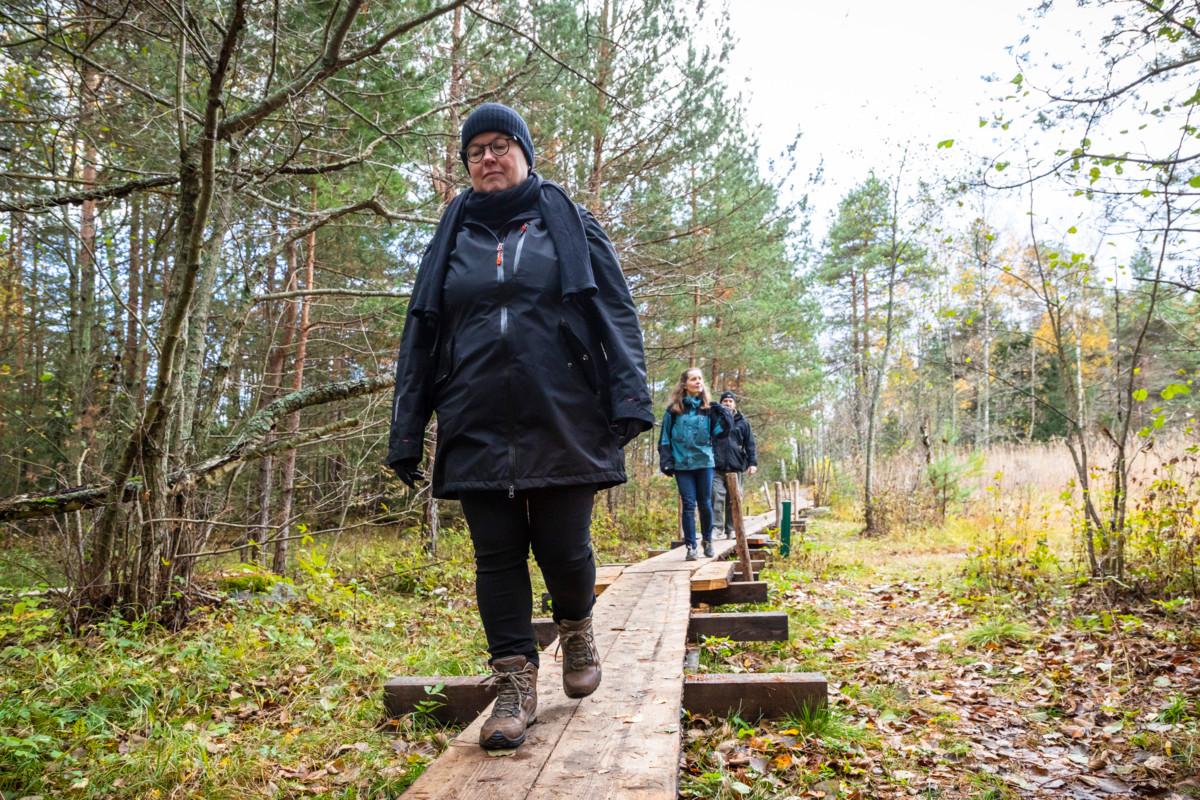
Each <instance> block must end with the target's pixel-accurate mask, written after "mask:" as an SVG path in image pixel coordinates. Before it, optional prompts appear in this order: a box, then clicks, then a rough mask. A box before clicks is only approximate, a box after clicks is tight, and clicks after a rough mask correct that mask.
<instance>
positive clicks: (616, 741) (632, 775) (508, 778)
mask: <svg viewBox="0 0 1200 800" xmlns="http://www.w3.org/2000/svg"><path fill="white" fill-rule="evenodd" d="M771 519H772V518H771V517H770V516H768V515H763V516H761V517H756V518H751V519H747V520H746V529H747V533H748V534H749V533H751V532H757V531H759V530H761V529H762V528H764V527H765V526H766V525H767V524H768V522H769V521H770V520H771ZM714 544H715V549H716V556H715V558H714V559H706V558H701V559H700V560H698V561H685V560H684V550H683V548H676V549H674V550H671V551H668V552H666V553H663V554H662V555H658V556H655V557H653V558H649V559H647V560H646V561H642V562H640V563H638V564H632V565H628V566H625V567H623V568H621V569H620V570H619V572H618V573H617V574H614V572H615V569H614V568H608V569H606V570H603V572H604V573H605V574H604V581H605V586H606V588H605V589H604V590H603V593H602V594H600V596H599V598H598V599H597V601H596V607H595V610H594V612H593V613H594V620H595V623H594V624H595V631H596V644H597V647H598V649H599V651H600V656H601V663H602V666H603V670H604V678H603V681H602V682H601V684H600V688H599V689H598V690H597V691H596V692H595V694H593V695H591V696H590V697H586V698H583V699H582V700H572V699H569V698H568V697H566V695H564V694H563V691H562V672H561V667H562V664H561V661H560V660H558V659H556V657H555V652H554V651H555V644H553V643H552V644H551V645H549V646H548V647H546V648H545V649H544V650H543V651H542V658H541V670H540V673H539V676H538V722H537V723H536V724H535V725H533V726H531V727H530V728H529V730H528V733H527V735H526V740H525V743H524V744H523V745H522V746H521V747H520V748H518V749H517V750H515V751H500V754H497V753H495V752H493V753H488V752H487V751H485V750H483V749H481V748H480V747H479V743H478V742H479V728H480V726H481V725H482V724H483V720H484V719H485V718H486V716H487V714H488V713H489V712H488V710H485V711H484V713H483V714H481V715H480V716H479V717H478V718H476V719H475V721H474V722H473V723H472V724H471V725H469V726H468V727H467V728H466V729H465V730H464V731H463V732H462V733H461V734H460V735H459V736H458V737H456V738H455V739H454V740H453V741H452V742H451V744H450V746H449V747H448V748H447V749H446V751H445V752H444V753H443V754H442V755H441V756H440V757H439V758H438V759H437V760H436V761H434V762H433V764H431V765H430V766H429V768H428V769H427V770H426V771H425V773H424V774H423V775H422V776H421V777H420V778H419V779H417V781H416V782H415V783H414V784H413V785H412V786H411V787H410V788H409V789H408V791H407V792H406V793H405V794H404V797H405V798H412V799H414V800H433V799H434V798H437V800H468V799H470V800H495V798H496V797H504V798H539V799H540V800H551V798H554V799H555V800H557V798H572V799H573V800H600V798H638V799H646V800H649V798H654V800H669V799H671V798H675V797H676V794H677V788H676V787H677V783H678V776H679V756H680V735H679V715H680V708H681V704H682V702H683V688H684V674H683V664H684V651H685V648H686V645H687V637H688V622H689V614H690V609H691V596H692V590H693V586H694V585H695V582H696V581H697V579H698V576H700V574H701V573H702V572H705V571H708V572H711V573H712V574H711V575H707V576H706V577H700V578H699V579H700V580H701V581H702V582H703V588H705V589H714V588H716V589H719V588H723V586H718V585H717V584H719V583H721V582H722V581H728V579H729V576H730V572H731V570H732V569H733V568H734V567H735V566H736V565H735V563H734V562H728V561H718V560H717V559H720V558H721V557H722V556H724V555H725V554H726V553H727V552H729V551H730V550H732V549H733V548H734V547H735V544H736V542H735V540H733V539H718V540H717V541H716V542H715V543H714ZM597 583H598V584H599V583H600V579H599V578H598V580H597ZM597 590H598V591H599V590H600V586H599V585H598V586H597ZM488 709H489V710H490V706H489V707H488Z"/></svg>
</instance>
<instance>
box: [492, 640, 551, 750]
mask: <svg viewBox="0 0 1200 800" xmlns="http://www.w3.org/2000/svg"><path fill="white" fill-rule="evenodd" d="M492 670H493V672H492V675H491V676H490V677H489V678H488V679H487V683H488V684H489V685H491V686H495V687H496V702H495V704H494V705H493V706H492V715H491V716H490V717H488V718H487V720H486V721H485V722H484V723H483V728H481V729H480V731H479V746H480V747H482V748H483V749H484V750H503V749H506V748H513V747H518V746H520V744H521V743H522V742H524V741H525V729H526V728H527V727H529V726H530V725H532V724H533V723H535V722H537V674H538V671H537V667H535V666H534V665H533V664H531V663H529V660H528V659H526V658H525V656H508V657H507V658H497V659H495V660H494V661H492Z"/></svg>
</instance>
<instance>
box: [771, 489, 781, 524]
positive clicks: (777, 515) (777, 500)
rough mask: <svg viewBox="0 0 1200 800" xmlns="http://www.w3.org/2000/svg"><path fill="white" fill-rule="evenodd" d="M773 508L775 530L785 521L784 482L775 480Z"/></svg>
mask: <svg viewBox="0 0 1200 800" xmlns="http://www.w3.org/2000/svg"><path fill="white" fill-rule="evenodd" d="M771 510H772V511H774V512H775V530H779V526H780V524H781V523H782V522H783V484H782V483H780V482H779V481H775V505H773V506H771Z"/></svg>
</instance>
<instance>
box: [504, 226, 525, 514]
mask: <svg viewBox="0 0 1200 800" xmlns="http://www.w3.org/2000/svg"><path fill="white" fill-rule="evenodd" d="M528 229H529V224H528V223H525V224H522V225H521V234H520V237H519V238H518V239H517V252H516V254H515V255H514V256H513V263H512V277H515V276H516V274H517V267H518V265H520V263H521V249H522V248H523V247H524V245H525V231H526V230H528ZM496 285H497V287H502V286H503V285H504V238H503V237H501V238H499V239H498V241H497V242H496ZM507 333H508V305H507V304H504V303H502V304H501V306H500V341H501V343H502V346H503V347H505V348H507V347H508V342H507V340H506V335H507ZM504 382H505V388H506V389H507V391H508V400H509V402H508V474H509V476H510V477H509V484H508V499H509V500H512V499H513V498H514V497H515V496H516V492H517V487H516V484H515V483H514V482H513V481H515V479H516V474H517V446H516V443H515V437H516V427H517V426H516V420H515V419H514V417H513V409H514V405H513V390H512V367H511V366H510V364H509V362H508V359H505V367H504Z"/></svg>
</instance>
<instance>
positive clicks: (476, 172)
mask: <svg viewBox="0 0 1200 800" xmlns="http://www.w3.org/2000/svg"><path fill="white" fill-rule="evenodd" d="M497 139H509V140H510V141H509V143H508V152H507V153H505V154H504V155H502V156H498V155H496V154H495V153H493V152H492V148H490V147H486V146H485V147H484V148H483V158H481V159H479V161H478V162H477V163H474V164H471V163H468V164H467V172H468V174H470V176H471V188H472V189H474V190H475V191H477V192H501V191H504V190H505V189H511V188H513V187H514V186H516V185H517V184H519V183H521V182H523V181H524V180H525V179H526V178H528V177H529V164H528V162H526V161H525V151H524V150H522V149H521V146H520V145H519V144H517V141H516V139H513V138H512V137H511V136H508V135H507V134H503V133H500V132H499V131H485V132H484V133H481V134H479V135H477V136H473V137H472V138H471V141H469V142H467V147H468V148H470V147H472V146H473V145H488V144H491V143H492V142H494V141H496V140H497Z"/></svg>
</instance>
